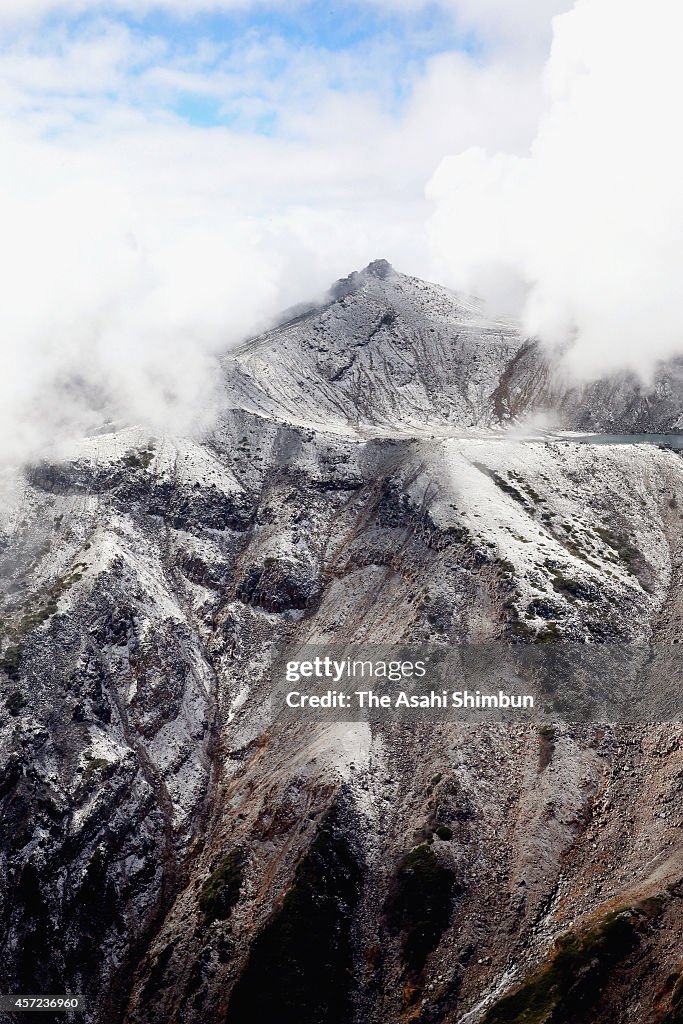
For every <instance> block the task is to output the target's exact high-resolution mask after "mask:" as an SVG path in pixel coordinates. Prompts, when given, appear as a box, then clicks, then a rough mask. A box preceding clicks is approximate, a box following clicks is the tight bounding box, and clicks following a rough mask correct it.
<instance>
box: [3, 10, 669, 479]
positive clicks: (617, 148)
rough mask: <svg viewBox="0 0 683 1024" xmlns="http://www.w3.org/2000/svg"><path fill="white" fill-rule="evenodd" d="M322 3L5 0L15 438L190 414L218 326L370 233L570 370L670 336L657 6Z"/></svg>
mask: <svg viewBox="0 0 683 1024" xmlns="http://www.w3.org/2000/svg"><path fill="white" fill-rule="evenodd" d="M323 6H324V5H323ZM323 6H321V5H320V4H315V3H313V4H302V5H301V7H300V8H297V9H293V8H286V7H283V5H282V4H277V3H273V4H266V3H263V4H261V3H246V2H245V3H244V4H241V5H240V4H232V3H230V2H228V0H226V2H225V3H222V2H218V0H216V2H215V3H213V2H211V0H197V2H196V4H194V5H193V6H190V5H188V4H186V3H183V4H182V5H178V4H174V2H173V0H164V2H159V3H156V2H155V3H152V2H150V3H148V4H143V5H140V4H136V5H135V10H133V8H132V5H131V4H128V3H127V2H124V0H120V2H115V0H111V2H106V3H104V2H103V3H87V4H85V3H80V0H72V2H69V0H54V2H53V0H35V2H30V0H29V2H24V0H22V3H21V4H15V5H14V7H13V6H12V4H11V3H10V4H5V5H3V15H4V19H3V20H2V24H1V25H0V80H1V81H2V86H1V87H0V133H1V134H2V139H3V161H2V164H1V165H0V216H1V217H2V223H3V232H2V235H1V236H0V274H2V281H3V286H4V287H3V302H2V304H1V305H0V339H1V341H0V345H1V346H2V349H1V354H2V359H3V366H4V369H5V372H4V374H3V380H2V384H1V385H0V430H2V434H3V438H4V441H5V443H4V453H3V455H4V459H5V460H6V461H7V460H8V461H14V460H21V459H24V458H30V457H35V456H36V455H37V454H39V453H40V452H42V451H43V450H44V449H45V447H46V446H47V445H49V444H51V443H52V442H53V441H55V440H56V441H59V439H61V438H63V437H68V436H70V435H72V434H74V433H79V432H81V431H82V430H84V429H94V428H96V427H97V426H99V425H101V424H102V422H103V421H118V422H120V421H122V420H134V421H138V422H143V423H146V424H148V425H149V426H150V428H151V429H155V430H161V431H173V430H175V429H177V430H186V429H189V428H190V427H192V426H193V425H198V424H199V425H200V424H201V423H202V421H204V420H206V418H207V416H209V415H210V411H211V408H212V397H213V395H214V394H215V389H216V387H217V383H218V374H217V368H216V356H217V354H218V353H219V352H221V351H223V350H225V349H226V348H228V347H230V346H231V345H234V344H236V343H237V342H239V341H240V340H241V339H243V338H245V337H247V336H249V335H251V334H254V333H256V332H258V331H259V330H261V329H263V328H264V327H265V326H267V325H268V323H269V322H270V320H271V318H272V317H273V316H274V315H275V314H276V313H277V312H278V311H279V310H280V309H282V308H284V307H288V306H290V305H293V304H295V303H297V302H300V301H304V300H306V299H310V298H312V297H316V296H319V295H321V294H322V293H323V292H324V289H325V288H326V287H327V286H328V285H329V283H330V282H331V281H332V280H333V279H334V278H336V277H339V276H342V275H345V274H347V273H348V272H349V271H350V270H351V269H353V268H354V267H360V266H363V265H365V264H366V263H368V262H369V261H370V260H372V259H373V258H376V257H379V256H383V257H386V258H388V259H390V260H391V261H392V262H393V263H394V264H395V265H396V266H397V267H399V268H400V269H401V270H405V271H407V272H410V273H415V274H418V275H420V276H423V277H426V278H429V279H432V280H441V281H442V282H444V283H447V284H451V285H454V286H456V287H460V288H465V289H467V290H474V291H477V292H479V293H482V294H485V295H489V296H493V297H494V299H495V300H496V302H498V303H499V305H500V306H501V307H503V308H506V309H522V310H523V315H524V320H525V324H526V326H527V329H528V330H529V331H530V332H536V331H538V332H540V333H541V335H542V336H543V337H544V338H546V339H548V340H549V341H550V342H557V341H559V342H561V343H563V344H566V343H567V342H568V341H572V339H574V340H573V343H572V347H571V352H570V355H569V357H568V359H569V361H570V363H571V364H572V366H573V367H574V368H575V369H576V368H578V369H579V370H580V371H581V372H585V373H589V374H594V373H600V372H602V371H603V370H605V369H609V368H611V367H613V366H616V365H619V366H620V365H628V366H637V367H638V368H639V369H641V370H642V371H643V372H647V370H648V368H649V367H650V366H651V365H652V360H653V359H654V358H656V357H659V356H665V355H667V354H670V353H671V352H673V351H678V346H679V345H680V333H681V331H680V326H681V325H680V302H679V301H678V299H677V296H676V294H675V289H676V286H677V279H676V267H677V261H678V259H679V253H680V224H681V217H680V203H679V202H678V191H679V190H678V180H679V177H680V164H681V159H680V157H681V153H680V143H679V142H678V139H677V135H676V132H675V129H674V124H675V114H676V109H675V106H676V95H677V94H679V93H680V86H681V82H680V75H681V72H680V70H679V64H678V56H677V53H676V50H675V46H676V42H675V40H676V38H677V34H676V29H677V28H680V17H681V16H680V14H678V13H677V12H676V11H675V9H674V8H673V5H671V4H668V3H665V2H663V0H656V2H655V3H654V4H653V5H652V6H651V7H650V8H648V15H647V18H644V17H643V15H642V7H641V6H640V5H639V4H637V3H635V2H634V0H627V2H624V3H620V4H618V5H617V4H615V3H614V2H611V0H593V2H591V3H584V2H583V0H579V2H578V3H577V5H576V7H575V9H574V10H573V11H572V12H571V13H569V14H562V12H563V11H566V9H567V7H568V6H569V0H527V2H525V3H521V4H518V5H514V6H511V5H509V4H503V3H501V2H500V0H483V2H481V3H475V2H474V0H444V2H443V3H441V4H437V5H425V4H423V3H421V2H417V0H376V2H375V3H374V4H373V5H372V7H371V8H370V7H367V6H366V7H363V8H361V7H358V6H354V5H352V4H349V5H347V8H348V9H345V16H344V18H343V19H341V20H340V19H339V18H337V19H333V20H330V16H329V11H327V8H325V9H324V10H323ZM181 7H182V11H181V9H180V8H181ZM197 12H201V13H202V16H201V17H198V16H196V15H197ZM557 14H560V17H558V18H557V19H556V20H555V21H554V22H553V20H552V19H553V16H554V15H557ZM209 15H211V17H209ZM207 19H208V20H207ZM553 25H554V42H553V47H552V52H551V56H550V61H549V63H548V66H547V69H546V71H545V90H544V88H543V81H544V79H543V67H544V63H545V60H546V58H547V56H548V48H549V46H550V40H551V36H552V33H553ZM615 25H618V26H619V31H618V32H615V31H613V29H614V26H615ZM634 68H635V69H637V72H638V73H635V72H634ZM435 168H438V169H437V170H436V173H435ZM427 182H429V187H428V192H427V196H425V184H426V183H427ZM643 339H646V340H645V343H644V342H643Z"/></svg>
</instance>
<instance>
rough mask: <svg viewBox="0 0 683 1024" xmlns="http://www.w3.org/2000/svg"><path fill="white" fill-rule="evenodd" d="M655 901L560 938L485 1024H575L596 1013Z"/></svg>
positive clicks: (489, 1014)
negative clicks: (552, 949) (611, 977)
mask: <svg viewBox="0 0 683 1024" xmlns="http://www.w3.org/2000/svg"><path fill="white" fill-rule="evenodd" d="M658 907H659V903H658V901H657V900H655V899H653V900H648V901H644V902H643V903H641V904H638V905H636V906H633V907H629V908H625V909H622V910H615V911H611V912H610V913H608V914H605V915H604V917H602V918H601V919H600V920H598V921H597V922H596V923H594V924H592V925H590V926H589V927H586V928H582V929H577V930H573V931H569V932H566V933H565V934H564V935H562V936H561V937H560V938H559V939H558V941H557V943H556V945H555V949H554V951H553V954H552V956H551V958H550V959H549V960H548V961H547V962H546V963H544V964H542V965H541V966H540V967H539V968H538V970H537V971H535V972H534V974H532V975H531V976H530V977H529V978H528V980H527V981H525V982H524V983H523V984H522V985H520V986H519V988H517V989H515V990H514V991H513V992H510V993H509V994H508V995H506V996H503V998H502V999H500V1000H499V1001H498V1002H497V1003H496V1004H495V1005H494V1006H492V1007H491V1008H490V1009H489V1010H488V1012H487V1013H486V1015H485V1016H484V1018H483V1021H482V1024H546V1022H548V1024H549V1022H550V1021H552V1024H576V1022H577V1021H581V1020H586V1019H588V1015H589V1014H590V1015H591V1019H592V1015H593V1011H594V1009H595V1007H596V1006H597V1005H598V1003H599V1001H600V999H601V997H602V994H603V992H604V990H605V987H606V985H607V982H608V979H609V974H610V972H611V970H612V969H613V968H614V967H615V966H616V965H617V964H618V963H620V962H621V961H622V960H624V959H626V957H628V956H629V954H630V953H631V952H632V951H633V950H634V949H635V948H636V946H637V945H638V943H639V941H640V934H641V932H642V931H643V929H644V927H645V926H646V925H647V922H648V918H650V917H651V916H653V914H654V912H656V910H657V909H658Z"/></svg>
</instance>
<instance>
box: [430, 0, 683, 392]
mask: <svg viewBox="0 0 683 1024" xmlns="http://www.w3.org/2000/svg"><path fill="white" fill-rule="evenodd" d="M682 30H683V12H682V11H681V9H680V8H679V7H678V6H677V5H676V4H673V3H671V2H670V0H655V2H654V3H652V4H648V5H647V7H645V6H644V5H643V4H642V3H639V2H636V0H578V2H577V3H576V5H575V7H574V8H573V10H572V11H571V12H569V13H567V14H564V15H562V16H561V17H558V18H557V19H556V20H555V23H554V39H553V44H552V51H551V55H550V59H549V61H548V64H547V67H546V70H545V85H546V90H547V95H548V97H549V101H550V106H549V109H548V110H547V112H546V113H545V114H544V115H543V116H542V117H541V119H540V122H539V126H538V132H537V134H536V137H535V139H534V141H533V144H532V146H531V150H530V153H529V155H528V156H520V155H518V154H510V153H505V152H501V151H499V152H494V153H491V152H490V151H489V152H486V151H485V150H484V149H483V148H481V147H475V148H471V149H468V150H467V151H465V152H464V153H460V154H457V155H453V156H449V157H447V158H446V159H445V160H443V161H442V163H441V165H440V166H439V168H438V170H437V172H436V174H435V175H434V177H433V178H432V180H431V182H430V184H429V187H428V194H429V196H430V197H431V198H432V199H433V200H434V201H435V203H436V207H437V209H436V213H435V216H434V218H433V220H432V225H431V232H432V239H433V242H434V245H435V248H436V250H437V252H438V253H439V255H440V256H441V257H442V259H443V261H444V268H445V270H444V273H445V275H446V277H447V278H448V281H449V283H450V284H452V285H453V286H455V287H457V288H465V289H468V290H469V289H473V290H475V291H480V292H482V293H488V295H489V297H491V298H493V299H494V300H500V299H501V297H508V296H510V295H511V294H517V295H518V296H521V309H522V316H523V320H524V324H525V327H526V330H527V331H528V332H529V334H532V335H539V336H540V337H542V338H543V339H545V340H546V341H547V342H548V343H550V344H553V345H560V346H562V347H563V348H564V350H565V361H566V364H567V367H568V368H569V369H570V370H571V371H572V372H574V373H576V374H577V375H579V376H583V377H592V376H595V375H598V374H603V373H609V372H612V371H614V370H620V369H623V368H627V369H632V370H635V371H636V372H639V373H641V374H643V375H644V376H648V375H649V374H651V372H652V370H653V368H654V366H655V364H656V361H657V360H659V359H666V358H668V357H670V356H672V355H674V354H680V353H682V352H683V300H682V299H681V289H680V277H681V254H682V253H683V191H682V190H681V177H682V172H683V143H682V141H681V136H680V132H679V131H678V130H677V129H676V127H675V126H676V123H677V121H678V119H679V107H680V96H681V94H682V93H683V64H681V61H680V55H679V52H678V51H679V41H680V38H681V31H682Z"/></svg>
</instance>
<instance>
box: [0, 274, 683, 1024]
mask: <svg viewBox="0 0 683 1024" xmlns="http://www.w3.org/2000/svg"><path fill="white" fill-rule="evenodd" d="M225 371H226V402H225V410H224V413H223V415H222V418H221V421H220V423H219V424H218V425H217V426H216V429H215V431H214V432H213V433H212V434H211V435H210V436H207V437H205V438H203V439H201V440H200V441H197V440H194V441H191V440H177V439H175V440H172V439H168V438H166V439H163V438H155V439H150V438H148V437H147V436H145V435H143V434H141V433H140V432H139V431H135V430H132V431H127V432H121V433H119V434H116V435H108V436H104V437H98V438H91V439H89V440H87V441H84V442H83V444H82V445H81V446H80V447H79V449H78V450H77V451H74V453H73V455H72V457H71V458H70V459H65V460H64V461H62V462H60V463H59V464H54V465H52V464H50V465H48V464H43V465H40V466H37V467H34V468H33V469H32V470H30V471H28V472H27V473H26V475H25V477H24V478H22V479H17V480H16V481H14V484H13V491H12V493H11V494H10V496H9V497H8V499H7V502H6V506H5V509H4V512H3V514H4V522H3V533H2V545H1V547H0V554H1V558H2V564H3V588H4V591H3V609H4V610H3V623H2V629H3V633H2V652H3V654H2V674H1V675H0V680H1V687H2V693H1V698H0V735H1V737H2V740H1V743H2V748H1V749H2V762H1V764H0V800H1V801H2V814H1V817H0V829H1V830H2V840H1V849H2V877H1V881H0V897H1V899H2V911H1V913H0V927H1V928H2V929H3V936H2V948H3V951H4V955H3V958H2V965H1V966H0V972H1V973H2V974H3V979H2V990H3V991H24V992H36V991H38V992H59V991H65V990H67V989H68V990H70V991H74V992H81V993H83V994H84V995H85V996H86V997H87V999H88V1009H87V1012H86V1014H85V1018H84V1019H85V1020H86V1021H88V1022H97V1024H100V1022H102V1024H105V1022H106V1024H111V1022H117V1021H120V1022H126V1024H152V1022H159V1024H162V1022H163V1024H168V1022H170V1021H174V1022H175V1021H183V1022H188V1024H195V1022H196V1024H199V1022H202V1024H207V1022H208V1024H213V1022H216V1024H218V1022H223V1021H226V1022H229V1024H233V1022H234V1024H242V1022H246V1021H251V1020H259V1021H264V1022H266V1024H268V1022H270V1021H273V1022H274V1021H276V1020H277V1021H280V1022H281V1021H285V1022H287V1021H290V1020H291V1021H294V1020H297V1021H300V1022H302V1024H308V1022H310V1024H313V1022H316V1024H317V1022H329V1024H335V1022H337V1021H339V1022H342V1021H344V1022H346V1021H357V1022H359V1024H365V1022H368V1024H374V1022H376V1024H391V1022H398V1021H404V1020H415V1021H417V1020H419V1021H422V1022H427V1021H432V1022H442V1021H443V1022H455V1021H462V1022H463V1024H465V1022H470V1024H474V1022H476V1021H488V1022H489V1024H494V1022H496V1024H497V1022H502V1021H510V1022H511V1021H522V1020H539V1021H541V1020H549V1019H551V1017H552V1020H553V1021H564V1020H567V1021H569V1020H582V1021H595V1022H607V1021H626V1020H634V1019H635V1020H651V1021H653V1022H657V1021H659V1022H662V1024H663V1022H665V1021H666V1022H669V1024H673V1022H674V1021H675V1020H677V1019H679V1017H677V1016H676V1015H677V1014H679V1015H680V1005H681V1004H680V992H681V989H682V984H683V983H682V982H681V980H680V979H681V976H682V975H681V971H682V969H683V968H682V965H681V963H680V962H679V961H680V959H681V953H680V949H681V944H680V940H681V935H680V931H681V921H682V920H683V918H682V916H681V912H680V904H679V900H680V896H681V892H682V890H681V878H683V857H681V855H680V853H679V847H680V842H679V833H680V828H681V825H682V823H683V816H682V815H681V809H680V790H681V780H682V779H683V754H682V753H681V749H680V730H679V729H677V728H673V727H663V726H652V727H648V728H635V727H631V728H627V727H620V728H616V727H610V726H604V727H601V728H596V727H582V728H578V727H577V728H572V727H567V726H564V727H557V728H554V729H551V730H545V731H543V730H539V728H538V727H535V726H521V725H520V726H506V727H503V726H477V727H464V726H453V725H451V726H448V725H434V726H429V727H426V726H421V725H398V724H391V725H382V726H376V727H373V728H372V729H371V728H369V727H368V726H366V725H344V724H338V725H334V726H331V725H325V726H323V725H314V724H307V723H304V722H302V723H299V724H296V725H288V726H284V725H281V724H277V723H275V724H272V723H271V722H270V720H269V713H268V702H267V697H268V665H269V652H270V648H271V645H272V644H273V642H274V641H276V640H278V639H288V640H296V641H302V642H303V641H311V640H317V641H321V642H332V641H334V640H337V641H347V640H348V639H354V640H357V641H377V642H392V643H394V642H399V641H401V642H415V643H418V642H425V641H427V642H430V643H434V644H441V645H451V644H455V643H458V642H461V641H464V640H483V639H496V638H498V639H504V640H508V641H511V642H512V641H514V642H534V641H543V640H548V639H550V640H552V639H558V638H566V639H579V640H592V641H597V642H604V641H608V642H609V641H614V640H626V641H639V640H651V639H660V640H663V641H665V642H671V641H674V640H678V639H679V637H680V627H681V619H682V614H683V610H682V608H681V597H680V595H681V592H682V591H681V588H680V573H681V564H682V557H681V556H682V552H681V512H680V510H681V508H683V461H682V460H681V459H680V457H679V456H678V455H677V454H675V453H674V452H671V451H662V450H658V449H657V448H655V447H653V446H648V445H633V446H613V445H599V446H592V445H587V444H577V443H574V442H571V441H567V440H562V439H558V438H556V439H547V438H546V439H544V438H538V439H537V440H532V441H527V442H522V441H515V440H514V439H511V438H506V437H505V436H504V435H501V434H500V433H498V434H497V433H495V432H494V431H492V430H491V429H489V428H492V427H497V426H499V425H500V423H501V422H503V423H504V422H506V421H507V420H509V419H511V418H515V417H519V416H521V415H523V414H524V413H525V412H527V411H529V410H533V409H537V408H540V407H543V406H544V405H547V404H548V403H549V402H551V403H553V404H554V408H555V411H556V414H557V417H558V419H557V421H558V423H560V424H561V425H565V426H567V425H570V426H574V427H580V428H586V429H594V428H597V427H601V428H603V429H608V428H609V429H611V430H612V429H620V430H621V429H627V428H628V427H629V426H630V427H632V428H633V429H645V428H648V429H664V428H665V427H668V428H670V427H673V426H674V425H675V424H676V423H677V417H678V416H680V415H681V413H682V412H683V394H682V395H681V396H680V401H679V393H678V391H677V390H676V387H677V386H675V385H674V383H673V381H674V377H673V370H671V371H670V376H671V381H672V383H671V386H670V389H669V392H667V393H664V392H662V393H660V392H658V391H657V390H656V389H655V391H654V392H653V393H652V394H649V395H645V396H643V395H641V396H640V397H634V396H635V394H636V393H635V391H634V387H633V386H632V385H631V384H628V383H625V382H617V383H615V382H611V383H608V382H604V383H602V384H600V385H595V386H594V387H595V389H598V390H597V391H595V392H585V393H583V394H581V395H578V394H576V393H571V392H567V391H562V390H561V389H559V388H558V386H557V384H556V383H554V382H553V379H552V374H551V372H550V370H549V368H548V366H547V364H546V363H545V361H544V360H543V359H542V358H541V356H540V354H539V351H538V349H537V347H536V346H535V345H533V344H530V343H527V342H525V341H524V340H523V339H521V338H520V337H519V336H518V334H517V333H516V331H515V329H514V327H512V326H510V325H503V324H500V323H496V322H490V321H487V320H485V319H482V317H481V316H480V315H479V313H478V312H477V310H476V308H475V307H473V306H471V305H467V304H464V303H462V302H460V301H459V300H457V299H455V298H454V296H452V295H451V294H450V293H449V292H447V291H446V290H445V289H441V288H437V287H436V286H433V285H428V284H425V283H424V282H419V281H415V280H413V279H411V278H406V277H404V276H402V275H400V274H396V273H395V272H394V271H393V270H392V269H391V268H390V267H389V266H388V264H385V263H382V262H378V263H376V264H372V265H371V266H370V267H369V268H368V269H367V270H366V271H364V272H361V273H360V274H355V275H351V277H350V278H349V279H347V280H346V281H344V282H340V283H339V284H338V285H337V286H336V290H335V292H334V294H333V296H332V298H331V301H330V303H329V304H327V305H326V306H324V307H323V308H320V309H314V310H311V311H309V312H307V313H304V314H301V315H300V316H299V317H298V318H297V319H296V320H294V321H291V322H289V323H287V324H284V325H282V326H281V327H279V328H277V329H276V330H274V331H273V332H271V333H270V334H268V335H266V336H264V337H263V338H261V339H258V340H257V341H255V342H252V343H250V344H249V345H247V346H245V347H244V348H243V349H242V350H241V351H239V352H237V353H235V354H233V355H231V356H230V357H229V358H226V361H225ZM600 389H602V390H600ZM595 395H598V396H599V401H598V400H597V398H595ZM592 396H593V397H592ZM595 410H600V416H601V419H600V420H599V421H598V419H597V413H596V412H595ZM591 417H592V418H591ZM471 427H476V428H478V431H476V432H470V433H469V434H468V433H467V429H468V428H471ZM567 932H569V936H568V937H565V938H564V939H563V940H562V943H561V944H560V946H558V947H555V942H556V940H557V938H558V936H560V935H562V934H564V933H567ZM575 979H580V980H578V981H576V984H575ZM506 994H507V999H506ZM524 1014H527V1016H524ZM534 1014H535V1016H534Z"/></svg>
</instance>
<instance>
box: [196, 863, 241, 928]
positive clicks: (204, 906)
mask: <svg viewBox="0 0 683 1024" xmlns="http://www.w3.org/2000/svg"><path fill="white" fill-rule="evenodd" d="M245 862H246V855H245V852H244V850H243V848H242V847H241V846H236V847H234V849H232V850H231V851H230V852H229V853H228V854H226V856H225V857H223V859H222V860H221V862H220V863H219V865H218V867H217V868H216V870H215V871H213V872H212V873H211V874H210V875H209V877H208V878H207V880H206V881H205V882H204V884H203V886H202V888H201V892H200V894H199V909H200V910H201V912H202V914H203V916H204V920H205V921H206V922H207V924H208V923H209V922H210V921H215V920H222V921H223V920H225V919H226V918H228V917H230V915H231V914H232V912H233V910H234V908H235V906H236V905H237V901H238V900H239V898H240V892H241V891H242V885H243V883H244V866H245Z"/></svg>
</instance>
